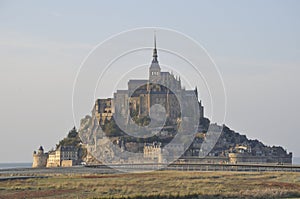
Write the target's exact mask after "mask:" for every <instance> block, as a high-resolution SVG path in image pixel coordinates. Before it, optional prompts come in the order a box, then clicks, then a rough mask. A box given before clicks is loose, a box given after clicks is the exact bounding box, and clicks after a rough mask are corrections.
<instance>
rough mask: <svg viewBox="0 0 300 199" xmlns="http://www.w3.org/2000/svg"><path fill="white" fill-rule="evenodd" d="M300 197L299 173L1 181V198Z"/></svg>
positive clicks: (165, 173) (54, 177)
mask: <svg viewBox="0 0 300 199" xmlns="http://www.w3.org/2000/svg"><path fill="white" fill-rule="evenodd" d="M24 197H25V198H38V197H43V198H64V199H66V198H76V197H78V198H203V197H205V198H224V197H230V198H278V197H285V198H287V197H300V173H287V172H285V173H283V172H270V173H266V172H263V173H259V172H186V171H185V172H183V171H155V172H150V173H128V174H97V175H51V176H49V178H39V179H27V180H11V181H4V182H0V198H24Z"/></svg>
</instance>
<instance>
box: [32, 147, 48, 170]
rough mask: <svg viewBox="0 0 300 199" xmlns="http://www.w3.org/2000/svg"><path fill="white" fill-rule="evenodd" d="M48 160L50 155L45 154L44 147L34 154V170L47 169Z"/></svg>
mask: <svg viewBox="0 0 300 199" xmlns="http://www.w3.org/2000/svg"><path fill="white" fill-rule="evenodd" d="M47 159H48V154H47V153H44V149H43V147H42V146H40V148H39V149H38V151H37V152H36V151H34V152H33V162H32V167H33V168H42V167H46V165H47Z"/></svg>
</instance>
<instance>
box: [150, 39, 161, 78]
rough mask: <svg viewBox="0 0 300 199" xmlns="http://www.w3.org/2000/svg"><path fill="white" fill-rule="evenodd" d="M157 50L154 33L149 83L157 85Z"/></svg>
mask: <svg viewBox="0 0 300 199" xmlns="http://www.w3.org/2000/svg"><path fill="white" fill-rule="evenodd" d="M157 57H158V56H157V49H156V35H155V33H154V49H153V59H152V63H151V66H150V68H149V82H150V83H158V82H159V81H160V71H161V69H160V66H159V63H158V60H157Z"/></svg>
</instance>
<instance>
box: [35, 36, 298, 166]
mask: <svg viewBox="0 0 300 199" xmlns="http://www.w3.org/2000/svg"><path fill="white" fill-rule="evenodd" d="M158 53H159V52H158V50H157V48H156V38H154V48H153V54H152V61H151V63H150V64H149V70H148V77H149V78H148V79H130V80H128V89H127V90H116V91H115V93H113V97H112V98H106V99H97V100H96V102H95V104H94V107H93V109H92V115H91V116H86V117H85V118H83V119H82V120H81V125H80V128H79V129H78V132H77V130H76V129H75V128H74V129H73V130H72V131H70V133H69V135H68V137H67V138H65V139H64V140H62V141H61V142H60V143H59V144H57V147H56V149H55V150H53V151H50V152H48V153H46V152H44V150H43V148H42V146H41V147H40V148H39V150H38V152H34V162H33V167H46V166H47V167H60V166H73V165H77V164H82V163H84V164H87V165H89V164H93V165H95V164H102V163H111V164H121V163H170V162H174V161H175V162H186V163H190V162H194V163H197V162H198V163H212V164H240V163H253V164H265V163H273V164H291V163H292V153H287V151H286V150H285V149H284V148H282V147H281V146H266V145H264V144H263V143H262V142H260V141H258V140H250V139H248V138H247V137H246V136H245V135H241V134H239V133H237V132H234V131H233V130H231V129H230V128H228V127H227V126H226V125H222V126H220V125H218V124H216V123H212V122H211V121H210V120H209V119H208V118H206V117H205V115H204V112H205V111H204V110H205V109H204V107H203V105H202V103H201V100H200V99H199V92H201V91H198V89H197V87H195V89H193V90H186V89H185V88H184V87H183V85H182V84H181V79H180V76H175V75H174V74H172V72H169V71H163V69H162V68H161V66H160V64H159V59H158ZM153 107H155V109H154V108H153ZM195 118H196V121H195ZM183 126H184V128H185V129H184V130H183ZM186 129H188V132H186ZM190 132H194V133H190ZM184 133H187V134H184ZM215 135H218V136H217V137H216V136H215ZM214 136H215V138H214ZM189 137H192V139H190V141H189ZM175 138H176V139H177V140H176V139H175ZM174 139H175V140H176V142H173V141H172V140H174ZM214 139H215V140H214ZM132 154H133V155H132ZM106 161H108V162H106Z"/></svg>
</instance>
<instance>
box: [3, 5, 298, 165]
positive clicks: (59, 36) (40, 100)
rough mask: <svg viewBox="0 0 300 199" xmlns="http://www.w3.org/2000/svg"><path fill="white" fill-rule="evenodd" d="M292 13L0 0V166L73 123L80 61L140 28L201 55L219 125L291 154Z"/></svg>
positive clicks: (294, 94)
mask: <svg viewBox="0 0 300 199" xmlns="http://www.w3.org/2000/svg"><path fill="white" fill-rule="evenodd" d="M299 10H300V2H299V1H259V0H258V1H174V0H172V1H155V0H152V1H147V2H146V1H143V2H142V1H126V2H125V1H88V2H81V3H78V2H74V1H64V2H62V1H19V2H16V1H0V93H1V97H0V135H1V145H0V157H1V158H0V162H30V161H32V152H33V150H36V149H37V148H38V146H39V145H43V146H44V147H45V149H46V150H49V149H50V148H51V147H54V146H55V144H56V143H57V142H58V141H59V140H60V139H61V138H63V137H64V136H65V135H66V134H67V132H68V131H69V130H70V129H71V128H72V127H73V126H74V123H73V117H72V107H71V101H72V86H73V81H74V78H75V75H76V72H77V70H78V68H79V66H80V63H81V62H82V60H83V59H84V57H85V56H86V55H87V54H88V53H89V51H90V50H91V49H92V48H93V47H94V46H95V45H97V44H98V43H99V42H101V41H103V40H105V39H106V38H108V37H109V36H111V35H113V34H116V33H118V32H120V31H124V30H127V29H131V28H136V27H144V26H151V27H152V26H155V27H165V28H171V29H175V30H178V31H180V32H183V33H185V34H187V35H189V36H190V37H192V38H194V39H195V40H197V41H198V42H199V43H201V44H202V45H203V46H204V47H205V48H206V49H207V50H208V52H209V53H210V54H211V56H212V57H213V59H214V60H215V62H216V64H217V65H218V67H219V69H220V72H221V74H222V77H223V79H224V83H225V87H226V91H227V97H228V104H227V117H226V125H227V126H229V127H230V128H231V129H234V130H236V131H238V132H240V133H242V134H246V135H247V137H248V138H252V139H255V138H256V139H259V140H261V141H263V142H264V143H265V144H268V145H282V146H283V147H284V148H286V149H287V150H288V151H291V152H293V153H294V156H300V144H299V140H300V132H299V130H298V126H297V124H298V119H299V115H298V114H299V112H300V104H299V99H300V80H299V77H298V76H299V74H300V56H299V55H300V47H299V46H300V37H299V35H300V20H299V19H300V13H299ZM200 92H201V91H200ZM206 103H208V102H205V101H204V105H205V104H206ZM91 106H92V105H91ZM89 112H90V110H86V113H87V114H88V113H89ZM78 122H79V121H78Z"/></svg>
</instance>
